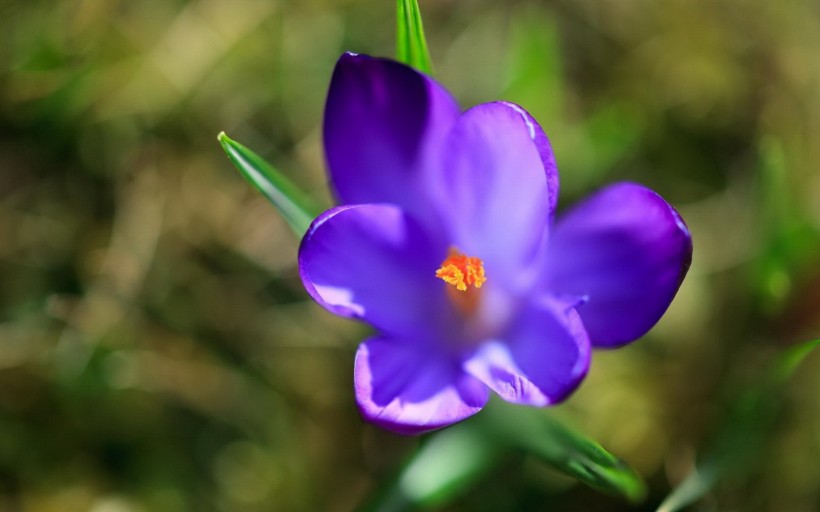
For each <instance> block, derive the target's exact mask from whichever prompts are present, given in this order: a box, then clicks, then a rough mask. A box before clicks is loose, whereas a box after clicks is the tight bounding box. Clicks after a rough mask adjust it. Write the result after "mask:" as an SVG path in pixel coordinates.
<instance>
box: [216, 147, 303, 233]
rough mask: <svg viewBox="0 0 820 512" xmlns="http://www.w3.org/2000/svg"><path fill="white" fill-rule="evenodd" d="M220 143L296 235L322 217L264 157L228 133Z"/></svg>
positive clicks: (235, 164) (237, 166)
mask: <svg viewBox="0 0 820 512" xmlns="http://www.w3.org/2000/svg"><path fill="white" fill-rule="evenodd" d="M217 139H218V140H219V143H220V144H222V149H224V150H225V153H227V155H228V158H229V159H230V160H231V162H232V163H233V164H234V166H236V168H237V169H239V172H241V173H242V176H244V177H245V179H246V180H248V181H249V182H250V183H251V185H253V186H254V187H255V188H256V189H257V190H258V191H260V192H262V194H263V195H264V196H265V197H267V198H268V201H270V202H271V203H272V204H273V206H275V207H276V209H277V210H279V213H281V214H282V217H284V218H285V220H286V221H287V222H288V225H289V226H290V227H291V229H293V231H294V233H296V234H297V235H298V236H300V237H301V236H302V235H304V234H305V232H306V231H307V230H308V228H309V227H310V223H311V222H312V221H313V219H314V218H315V217H316V216H317V215H318V214H319V210H318V209H317V208H316V207H315V206H314V205H313V203H312V202H311V201H310V200H309V199H308V198H307V196H306V195H305V194H303V193H302V191H300V190H299V189H298V188H297V187H296V185H294V184H293V183H292V182H291V181H290V180H288V179H287V178H285V176H284V175H283V174H282V173H280V172H279V171H278V170H276V169H275V168H274V167H273V166H271V165H270V164H269V163H267V162H266V161H265V160H263V159H262V157H260V156H259V155H257V154H256V153H254V152H253V151H251V150H250V149H248V148H246V147H245V146H243V145H242V144H240V143H238V142H236V141H234V140H231V139H230V138H228V136H227V135H225V132H221V133H220V134H219V136H218V137H217Z"/></svg>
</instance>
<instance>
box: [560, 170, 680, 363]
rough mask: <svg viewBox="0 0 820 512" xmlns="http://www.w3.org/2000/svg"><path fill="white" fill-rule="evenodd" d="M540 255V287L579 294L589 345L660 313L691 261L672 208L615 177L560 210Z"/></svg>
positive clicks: (642, 325) (604, 342) (619, 339)
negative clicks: (561, 213)
mask: <svg viewBox="0 0 820 512" xmlns="http://www.w3.org/2000/svg"><path fill="white" fill-rule="evenodd" d="M550 236H551V238H550V241H549V247H548V250H547V255H546V260H545V265H546V266H545V281H544V283H545V286H546V287H547V288H548V289H549V290H552V291H555V292H561V293H569V294H576V295H584V296H586V297H587V299H588V300H587V302H586V304H584V305H583V306H581V307H579V308H578V312H579V313H580V315H581V319H582V320H583V322H584V326H585V327H586V329H587V332H588V333H589V336H590V339H591V340H592V344H593V345H595V346H599V347H616V346H620V345H623V344H625V343H628V342H630V341H632V340H635V339H637V338H639V337H640V336H642V335H643V334H645V333H646V332H647V331H648V330H649V329H650V328H652V326H653V325H655V323H656V322H657V321H658V320H659V319H660V318H661V315H663V313H664V312H665V311H666V308H668V307H669V304H670V303H671V302H672V298H673V297H674V296H675V293H677V291H678V288H679V287H680V284H681V281H682V280H683V277H684V276H685V275H686V271H687V270H688V269H689V264H690V262H691V261H692V239H691V236H690V234H689V230H688V228H687V227H686V224H684V222H683V219H681V217H680V215H679V214H678V212H676V211H675V210H674V209H673V208H672V207H671V206H669V205H668V204H667V203H666V201H664V200H663V199H662V198H661V197H660V196H659V195H658V194H656V193H655V192H653V191H651V190H649V189H647V188H645V187H643V186H640V185H637V184H634V183H620V184H616V185H612V186H609V187H607V188H605V189H603V190H601V191H600V192H598V193H596V194H595V195H593V196H592V197H590V198H589V199H587V200H586V201H584V202H583V203H581V204H580V205H578V206H576V207H575V208H574V209H572V210H571V211H570V212H569V213H567V214H566V215H564V216H563V217H561V218H560V219H559V221H558V223H557V224H556V226H555V227H554V228H553V231H552V233H551V235H550Z"/></svg>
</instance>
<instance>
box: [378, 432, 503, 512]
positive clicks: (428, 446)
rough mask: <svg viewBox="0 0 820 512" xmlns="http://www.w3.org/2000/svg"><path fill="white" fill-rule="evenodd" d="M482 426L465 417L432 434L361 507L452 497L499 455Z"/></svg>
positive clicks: (383, 510) (396, 506)
mask: <svg viewBox="0 0 820 512" xmlns="http://www.w3.org/2000/svg"><path fill="white" fill-rule="evenodd" d="M486 434H487V433H486V431H484V430H483V429H482V428H481V426H480V425H479V424H478V423H477V422H474V421H467V422H464V423H461V424H459V425H456V426H454V427H451V428H449V429H447V430H443V431H441V432H438V433H436V434H434V435H432V436H431V437H430V438H429V439H428V440H427V441H426V442H425V443H424V444H423V445H422V446H421V447H420V448H419V450H418V451H417V452H416V453H415V454H413V456H412V458H411V459H410V460H409V461H408V462H407V464H406V465H405V466H404V468H403V469H402V471H401V473H400V474H399V475H398V477H397V478H396V480H395V481H394V482H393V484H392V485H391V486H389V487H388V488H387V489H386V490H385V491H383V492H382V493H381V494H380V495H379V496H378V497H377V498H375V499H374V500H373V501H372V502H371V503H370V504H369V505H368V506H367V507H365V508H364V509H363V510H367V511H369V512H400V511H405V510H414V509H416V508H418V507H434V506H440V505H444V504H446V503H447V502H449V501H451V500H452V499H453V498H454V497H455V496H457V495H458V494H459V493H460V492H462V491H464V490H466V489H468V488H469V487H470V486H471V485H473V484H475V482H476V481H477V480H478V479H479V478H480V477H481V476H483V475H485V474H486V473H487V472H488V471H489V470H490V469H491V468H492V467H493V466H494V465H495V463H496V462H497V461H498V459H499V458H500V457H501V455H502V450H501V447H500V446H499V445H498V443H496V442H494V440H493V439H488V438H487V435H486Z"/></svg>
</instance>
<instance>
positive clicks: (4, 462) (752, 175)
mask: <svg viewBox="0 0 820 512" xmlns="http://www.w3.org/2000/svg"><path fill="white" fill-rule="evenodd" d="M421 8H422V14H423V15H424V22H425V31H426V34H427V37H428V42H429V47H430V53H431V54H432V58H433V61H434V63H435V69H436V71H437V73H438V77H439V78H440V79H441V80H442V81H443V82H444V83H445V84H446V85H447V86H448V87H449V88H450V89H451V90H452V91H453V92H454V94H455V95H456V97H458V98H459V100H460V101H461V102H462V105H463V106H465V107H467V106H470V105H472V104H475V103H478V102H481V101H488V100H494V99H506V100H511V101H516V102H518V103H520V104H521V105H523V106H524V107H526V108H527V109H528V110H530V112H532V114H533V115H534V116H535V117H536V119H538V120H539V121H540V122H541V123H542V125H543V126H544V128H545V130H546V131H547V133H548V134H549V136H550V137H551V141H552V144H553V146H554V149H555V151H556V154H557V158H558V162H559V166H560V168H561V171H562V174H561V177H562V199H561V201H562V204H568V203H570V202H571V201H574V200H575V199H576V198H578V197H580V196H581V195H583V194H585V193H587V192H588V191H589V190H591V189H593V188H595V187H598V186H601V185H603V184H606V183H608V182H611V181H614V180H621V179H629V180H636V181H640V182H642V183H645V184H647V185H649V186H651V187H652V188H654V189H655V190H657V191H658V192H659V193H661V194H662V195H663V196H664V197H665V198H666V199H668V200H669V201H670V202H671V203H672V204H674V205H675V206H676V207H677V208H678V209H679V210H680V211H681V213H682V215H683V217H684V218H685V219H686V220H687V222H688V224H689V226H690V228H691V231H692V233H693V237H694V243H695V255H694V262H693V266H692V269H691V271H690V275H689V276H688V277H687V280H686V282H685V283H684V285H683V287H682V289H681V291H680V293H679V295H678V297H677V299H676V300H675V303H674V304H673V305H672V307H671V308H670V310H669V313H668V314H667V315H666V317H665V318H664V319H663V320H662V321H661V323H660V324H659V325H658V326H657V327H656V328H655V329H654V330H653V331H652V332H651V333H650V334H649V335H648V336H647V337H646V339H644V340H642V341H640V342H638V343H637V344H635V345H633V346H631V347H629V348H627V349H624V350H619V351H617V352H598V353H596V354H595V357H594V362H593V366H592V370H591V374H590V376H589V378H588V379H587V381H586V382H585V383H584V385H583V386H582V387H581V389H580V390H579V391H578V392H577V393H576V394H575V396H573V397H572V398H571V399H570V400H569V401H568V402H567V403H566V404H565V405H562V406H561V407H559V408H558V409H556V411H555V412H557V413H560V414H561V415H562V416H565V417H567V418H571V420H572V422H573V423H574V424H576V425H578V426H579V428H580V429H581V430H582V431H584V432H587V433H588V434H590V435H591V436H592V437H593V438H595V439H597V440H598V441H600V442H601V444H602V445H603V446H604V447H606V449H607V450H608V451H609V452H611V453H614V454H616V455H617V456H619V457H621V458H623V459H624V460H625V461H626V462H628V463H629V464H630V465H631V466H632V467H633V468H635V469H636V470H637V471H638V472H639V473H640V474H641V476H642V477H643V479H644V480H645V481H646V482H647V486H648V489H647V491H648V494H647V498H646V500H645V501H644V502H643V503H642V504H641V505H630V504H629V503H627V502H625V501H622V500H620V499H618V498H615V497H612V496H608V495H605V494H599V493H597V492H595V491H593V490H590V489H588V488H586V487H583V486H580V485H577V484H576V483H575V481H574V480H571V479H568V478H566V477H564V476H561V475H559V474H558V473H554V472H552V471H551V470H548V469H545V468H544V466H542V465H540V464H538V463H535V462H533V461H532V460H530V459H529V458H522V457H512V458H503V459H499V460H498V461H497V462H495V463H493V464H491V465H488V466H487V467H486V469H485V471H483V472H482V473H480V475H479V478H480V479H479V484H480V485H478V486H477V487H474V488H472V489H470V490H469V492H464V493H462V494H461V495H459V497H457V499H455V501H452V502H450V504H449V505H446V506H445V510H452V511H460V510H488V511H492V510H531V509H536V510H568V511H571V510H584V511H596V510H601V511H617V510H654V509H655V508H657V507H658V505H659V504H660V503H661V501H662V500H663V498H664V497H665V496H666V495H667V494H668V493H669V492H670V490H671V489H672V488H674V487H676V486H677V485H678V484H679V483H681V482H682V481H683V480H684V479H685V478H686V476H687V475H688V474H690V472H691V471H692V469H693V468H694V467H695V461H696V460H698V459H699V456H698V454H699V453H701V452H702V450H703V449H706V447H708V446H712V445H714V444H715V443H716V442H717V443H718V444H719V439H720V438H721V436H726V435H729V436H731V435H732V431H731V430H730V431H729V433H728V434H726V433H725V432H726V430H725V428H726V427H725V425H726V424H727V422H726V416H727V415H729V416H731V414H732V413H731V410H733V408H732V407H731V404H732V403H734V400H735V398H734V397H738V396H741V395H742V393H739V390H741V391H742V390H743V389H747V388H749V389H751V388H754V386H755V383H756V382H758V381H759V380H760V379H762V378H764V377H763V376H764V375H765V368H766V367H767V366H768V362H769V361H770V360H772V359H774V358H775V357H777V356H776V355H777V354H778V353H780V352H782V351H783V350H785V349H787V348H788V347H790V346H792V345H794V344H796V343H798V342H800V341H803V340H807V339H813V338H817V337H818V333H820V264H818V263H820V172H818V169H820V145H818V144H817V141H818V140H820V95H818V94H817V90H818V89H819V88H820V60H818V59H817V55H818V53H819V52H820V16H818V9H817V5H816V3H815V2H766V1H764V0H744V1H735V0H718V1H712V0H668V1H664V2H652V1H649V0H633V1H629V2H597V1H593V0H556V1H540V2H539V1H534V0H532V1H526V0H519V1H509V2H497V1H490V0H463V1H458V2H457V1H455V0H428V1H422V2H421ZM394 9H395V4H394V3H393V2H376V1H372V0H370V1H366V0H344V1H339V0H303V1H299V2H296V1H284V0H282V1H276V0H233V1H231V2H222V1H219V0H199V1H193V0H191V1H186V0H171V1H169V0H144V1H141V2H125V1H116V0H64V1H61V2H48V1H43V0H32V1H29V2H18V1H14V0H0V34H1V35H0V39H1V42H2V44H0V510H3V511H5V510H9V511H18V510H19V511H34V512H40V511H52V510H53V511H75V510H76V511H85V510H91V511H94V512H120V511H123V512H130V511H149V510H150V511H160V512H164V511H168V512H172V511H186V510H204V511H208V510H214V511H255V510H260V511H261V510H265V511H269V510H283V511H300V510H305V511H307V510H329V511H334V510H338V511H343V510H351V509H354V508H356V507H357V506H358V505H359V504H360V503H362V502H364V501H365V500H366V499H367V498H368V496H370V495H371V493H373V492H376V491H377V490H378V489H379V488H382V487H383V486H384V485H386V483H387V482H389V481H391V479H392V478H394V477H395V475H396V472H397V471H399V467H400V465H401V463H402V461H403V460H405V459H406V458H407V457H408V456H410V454H412V453H415V452H416V450H417V448H418V447H419V445H420V443H421V444H422V445H423V444H424V443H425V440H424V439H421V440H419V439H406V438H397V437H395V436H392V435H390V434H387V433H384V432H381V431H379V430H377V429H375V428H373V427H370V426H365V425H363V424H362V423H361V421H360V420H359V418H358V416H357V414H356V408H355V405H354V403H353V393H352V389H351V388H352V385H351V382H352V358H353V351H354V350H355V346H356V343H357V341H358V340H359V339H360V338H361V337H362V336H363V334H364V329H363V328H362V327H360V326H358V325H355V324H352V323H349V322H344V321H342V320H339V319H336V318H334V317H332V316H331V315H329V314H326V313H324V312H323V311H321V310H320V308H318V307H316V306H314V305H313V304H312V303H310V302H309V301H308V299H307V296H306V294H305V293H304V291H303V290H302V288H301V284H300V283H299V280H298V276H297V275H296V272H295V269H294V262H295V254H296V247H297V244H298V241H297V240H296V239H295V237H294V236H293V235H292V233H291V232H290V230H289V227H288V225H287V223H286V222H285V221H284V220H282V219H281V218H280V217H279V216H278V214H277V213H276V211H275V210H274V209H273V208H271V207H270V205H269V204H268V203H267V202H266V200H265V198H264V197H262V196H261V195H260V194H258V193H257V192H256V191H255V190H252V189H251V187H249V186H247V185H246V183H245V182H244V181H243V180H242V178H241V177H240V176H239V175H238V173H236V172H235V171H234V169H233V168H232V166H231V165H230V163H228V162H227V161H226V159H225V156H224V153H223V152H222V149H221V148H220V147H219V145H218V144H217V143H216V142H215V140H214V138H215V136H216V134H217V133H219V132H220V131H221V130H225V131H226V132H228V133H230V134H231V136H232V137H234V138H236V139H237V140H241V141H243V143H245V144H247V145H248V146H249V147H252V148H254V149H255V150H257V151H258V152H260V153H261V156H262V157H264V158H266V159H267V160H269V161H271V162H275V163H276V166H277V167H278V168H279V170H280V171H282V172H283V173H286V175H287V177H288V178H289V179H290V180H291V181H293V182H294V183H295V184H296V185H297V186H299V187H300V188H301V189H303V190H307V191H308V192H309V193H310V194H311V199H312V200H313V201H315V202H316V203H318V204H321V205H324V206H328V205H330V204H331V200H330V198H329V196H328V192H327V189H326V186H325V177H324V172H323V157H322V149H321V137H320V123H321V116H322V109H323V106H324V95H325V93H326V88H327V84H328V81H329V78H330V73H331V71H332V67H333V64H334V62H335V60H336V58H337V57H338V55H339V54H340V53H341V52H342V51H343V50H353V51H358V52H364V53H373V54H378V55H392V54H393V52H394V29H395V12H394ZM818 389H820V359H819V358H818V355H817V351H814V353H812V354H810V355H809V356H808V357H807V358H806V360H805V361H804V362H803V363H802V365H801V366H800V367H798V368H797V369H796V371H795V372H794V375H793V376H792V377H791V379H790V380H789V381H788V382H787V383H786V384H785V385H784V386H783V389H782V392H780V393H779V394H778V396H776V397H773V398H770V400H777V402H778V404H777V405H778V407H777V408H776V409H777V410H778V413H777V414H776V415H775V414H774V413H770V412H759V413H755V414H757V415H759V416H761V417H760V418H759V421H760V422H762V423H765V424H766V425H767V434H766V441H765V443H763V444H762V446H761V447H760V450H761V451H760V453H759V455H758V458H757V459H756V460H758V461H762V462H758V463H755V464H753V465H750V466H749V467H747V468H746V471H744V472H743V473H742V474H738V475H736V476H735V477H734V478H732V479H731V480H726V481H718V482H716V483H715V485H714V487H713V488H712V489H711V491H710V492H709V493H708V494H707V495H706V497H705V498H704V500H702V501H701V502H700V504H697V505H695V508H694V510H729V511H731V510H738V511H741V510H742V511H758V510H778V511H781V510H788V511H793V512H803V511H805V512H811V511H815V510H818V509H820V481H818V478H817V475H818V474H820V462H818V461H820V394H818V393H817V390H818ZM741 405H742V404H741ZM754 410H755V411H772V410H773V409H769V408H760V409H754ZM727 411H728V412H727ZM764 416H765V417H764ZM754 419H755V417H754V415H753V416H752V417H751V419H749V418H748V417H747V418H746V420H745V421H750V422H752V423H754ZM729 424H731V422H730V423H729ZM447 432H449V431H445V433H447ZM434 439H435V438H432V439H431V441H432V440H434ZM716 440H717V441H716ZM471 453H473V454H474V455H476V456H477V457H478V456H480V452H475V453H474V452H472V451H468V452H467V453H465V454H464V456H465V457H466V456H467V455H468V454H471ZM455 456H456V455H454V457H455Z"/></svg>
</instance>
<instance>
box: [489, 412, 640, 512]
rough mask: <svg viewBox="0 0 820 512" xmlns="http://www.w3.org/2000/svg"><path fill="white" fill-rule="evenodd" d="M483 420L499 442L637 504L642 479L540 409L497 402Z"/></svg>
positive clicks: (593, 442) (620, 462)
mask: <svg viewBox="0 0 820 512" xmlns="http://www.w3.org/2000/svg"><path fill="white" fill-rule="evenodd" d="M488 409H489V410H488V411H487V413H486V415H485V417H484V418H483V419H484V421H485V422H486V423H487V425H488V426H489V428H490V430H492V431H494V432H495V435H496V437H497V438H498V439H502V440H504V442H506V443H508V444H509V445H510V446H511V447H512V448H515V449H518V450H520V451H523V452H525V453H528V454H530V455H533V456H535V457H537V458H539V459H540V460H542V461H543V462H545V463H547V464H549V465H550V466H552V467H553V468H555V469H557V470H558V471H561V472H562V473H565V474H567V475H569V476H572V477H574V478H577V479H578V480H580V481H581V482H583V483H585V484H587V485H589V486H592V487H594V488H596V489H599V490H602V491H606V492H611V493H615V494H618V495H621V496H623V497H625V498H627V499H628V500H630V501H632V502H639V501H641V500H642V499H643V497H644V495H645V493H646V487H645V485H644V483H643V481H642V480H641V478H640V477H639V476H638V475H637V474H636V473H635V472H634V471H633V470H632V469H631V468H630V467H629V466H627V465H626V463H624V462H623V461H622V460H621V459H619V458H617V457H615V456H614V455H612V454H611V453H609V452H607V451H606V450H605V449H604V448H603V447H602V446H601V445H600V444H598V443H597V442H595V441H594V440H592V439H589V438H588V437H586V436H584V435H582V434H580V433H579V432H576V431H574V430H572V429H571V428H569V427H568V426H566V425H564V424H563V423H561V422H559V421H558V420H557V419H555V418H553V417H552V416H550V415H549V414H547V413H546V412H545V411H544V410H542V409H536V408H531V407H521V406H517V405H511V404H507V403H506V402H501V401H500V400H499V401H496V403H494V404H493V406H492V407H490V408H488Z"/></svg>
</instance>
